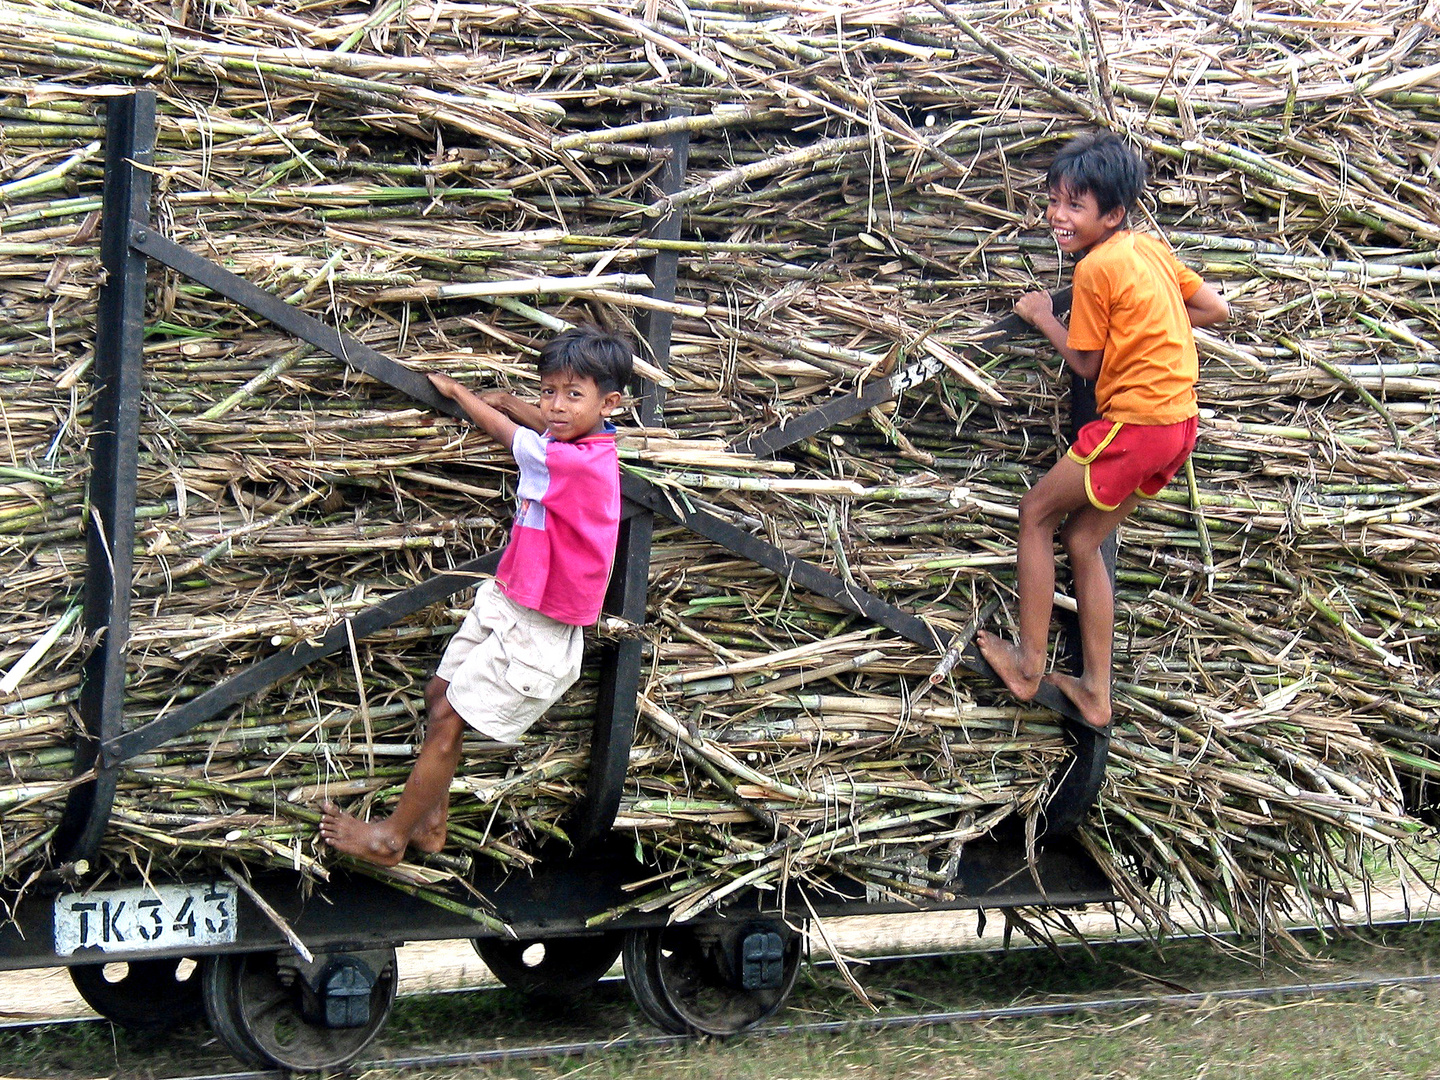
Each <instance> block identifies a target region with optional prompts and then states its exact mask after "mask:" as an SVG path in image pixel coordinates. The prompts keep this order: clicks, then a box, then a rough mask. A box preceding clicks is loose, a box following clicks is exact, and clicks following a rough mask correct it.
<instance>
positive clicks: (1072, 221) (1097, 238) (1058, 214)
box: [1045, 184, 1125, 255]
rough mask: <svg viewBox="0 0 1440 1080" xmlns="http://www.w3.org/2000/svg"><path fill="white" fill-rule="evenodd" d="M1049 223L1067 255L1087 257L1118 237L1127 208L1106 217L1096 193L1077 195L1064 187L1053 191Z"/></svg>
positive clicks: (1069, 188)
mask: <svg viewBox="0 0 1440 1080" xmlns="http://www.w3.org/2000/svg"><path fill="white" fill-rule="evenodd" d="M1045 220H1046V221H1048V222H1049V223H1050V229H1051V231H1052V232H1053V234H1054V236H1055V242H1056V243H1057V244H1059V245H1060V250H1061V251H1063V252H1065V254H1067V255H1083V254H1085V252H1087V251H1089V250H1090V249H1091V248H1093V247H1094V246H1095V245H1096V244H1100V243H1103V242H1104V241H1106V240H1108V239H1110V237H1111V236H1113V235H1114V234H1115V232H1116V230H1118V229H1119V228H1120V226H1121V225H1122V224H1123V223H1124V221H1125V208H1124V207H1123V206H1117V207H1114V208H1113V209H1111V210H1109V211H1108V212H1106V213H1104V214H1102V213H1101V212H1100V204H1099V203H1098V202H1096V201H1095V196H1094V194H1093V193H1091V192H1089V191H1084V192H1080V191H1076V190H1075V189H1074V188H1072V187H1070V186H1069V185H1068V184H1062V185H1061V186H1059V187H1057V188H1052V189H1051V190H1050V202H1049V205H1047V206H1046V207H1045Z"/></svg>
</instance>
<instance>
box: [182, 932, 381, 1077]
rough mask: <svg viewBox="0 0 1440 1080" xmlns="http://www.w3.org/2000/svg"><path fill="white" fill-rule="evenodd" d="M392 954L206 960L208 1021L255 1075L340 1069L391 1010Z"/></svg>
mask: <svg viewBox="0 0 1440 1080" xmlns="http://www.w3.org/2000/svg"><path fill="white" fill-rule="evenodd" d="M395 983H396V977H395V950H394V949H388V948H387V949H374V950H370V951H367V952H363V953H345V954H337V955H333V956H331V955H318V956H316V958H315V960H314V961H313V962H309V963H305V962H301V961H300V960H299V959H298V958H294V957H292V956H290V955H289V954H278V955H277V954H276V953H231V954H228V955H223V956H212V957H209V958H207V960H206V962H205V966H204V971H203V979H202V988H203V990H204V1001H205V1015H206V1017H207V1018H208V1019H209V1021H210V1027H211V1029H212V1030H213V1031H214V1032H215V1034H216V1035H217V1036H218V1037H219V1039H220V1041H221V1042H223V1043H224V1044H225V1046H226V1047H227V1048H228V1049H229V1050H230V1052H231V1053H232V1054H234V1055H235V1056H236V1057H237V1058H239V1059H240V1060H241V1061H243V1062H245V1064H247V1065H251V1066H254V1067H256V1068H272V1067H276V1066H278V1067H280V1068H282V1069H294V1070H296V1071H297V1072H309V1071H315V1070H320V1069H331V1068H335V1067H337V1066H339V1065H343V1064H344V1063H345V1062H347V1061H349V1060H350V1059H351V1058H353V1057H355V1055H357V1054H358V1053H360V1051H361V1050H363V1049H364V1048H365V1047H366V1046H367V1045H368V1044H369V1042H370V1040H371V1039H373V1038H374V1037H375V1035H376V1034H377V1033H378V1032H379V1030H380V1028H381V1027H382V1026H383V1025H384V1023H385V1021H386V1019H387V1018H388V1017H389V1016H390V1009H391V1006H393V1005H394V1004H395Z"/></svg>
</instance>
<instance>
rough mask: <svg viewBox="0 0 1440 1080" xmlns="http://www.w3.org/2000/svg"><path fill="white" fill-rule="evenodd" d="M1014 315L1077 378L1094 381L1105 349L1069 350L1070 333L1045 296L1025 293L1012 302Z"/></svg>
mask: <svg viewBox="0 0 1440 1080" xmlns="http://www.w3.org/2000/svg"><path fill="white" fill-rule="evenodd" d="M1015 314H1016V315H1019V316H1020V317H1021V318H1022V319H1024V320H1025V321H1026V322H1028V323H1029V324H1030V325H1031V326H1033V327H1035V329H1036V330H1039V331H1040V332H1041V333H1042V334H1044V335H1045V337H1046V339H1047V340H1048V341H1049V342H1050V345H1051V347H1053V348H1054V350H1055V351H1056V352H1057V353H1059V354H1060V358H1061V359H1062V360H1064V361H1065V362H1066V363H1067V364H1069V365H1070V367H1071V368H1072V369H1073V370H1074V371H1075V373H1076V374H1077V375H1080V376H1082V377H1083V378H1086V379H1095V378H1096V377H1097V376H1099V374H1100V361H1101V359H1102V358H1103V357H1104V355H1105V350H1104V349H1072V348H1071V347H1070V345H1069V343H1068V341H1067V338H1068V337H1069V331H1068V330H1067V329H1066V327H1065V324H1064V323H1062V322H1061V321H1060V320H1059V319H1057V318H1056V317H1055V307H1054V305H1053V304H1052V303H1051V301H1050V294H1049V293H1048V292H1032V293H1026V294H1025V295H1024V296H1022V297H1020V299H1019V300H1016V301H1015Z"/></svg>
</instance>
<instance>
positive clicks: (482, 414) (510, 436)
mask: <svg viewBox="0 0 1440 1080" xmlns="http://www.w3.org/2000/svg"><path fill="white" fill-rule="evenodd" d="M430 385H432V386H434V387H435V389H436V390H438V391H440V393H441V394H443V395H444V396H445V397H447V398H449V399H450V400H451V401H453V402H455V404H456V405H459V406H460V409H461V411H462V412H464V414H465V415H466V416H467V417H468V418H469V419H470V421H471V422H472V423H473V424H475V425H476V426H477V427H480V428H482V429H483V430H484V432H485V434H487V435H489V436H490V437H491V438H492V439H494V440H495V441H496V442H498V443H499V444H500V445H501V446H503V447H505V448H506V449H507V450H508V449H509V448H510V446H511V444H512V443H513V442H514V441H515V429H516V428H517V427H518V425H517V424H516V423H515V421H514V420H511V419H510V417H508V416H506V415H505V414H504V413H503V412H501V411H500V410H499V409H497V408H495V406H493V405H488V404H486V403H485V402H484V401H482V400H481V399H480V397H479V395H478V394H472V393H471V392H470V391H469V390H466V389H465V387H463V386H461V385H460V384H459V383H458V382H456V381H455V380H454V379H452V378H451V377H450V376H449V375H441V374H440V373H439V372H432V373H431V375H430Z"/></svg>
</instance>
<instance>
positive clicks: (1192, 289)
mask: <svg viewBox="0 0 1440 1080" xmlns="http://www.w3.org/2000/svg"><path fill="white" fill-rule="evenodd" d="M1175 283H1176V284H1177V285H1179V286H1180V299H1182V300H1189V299H1190V298H1191V297H1192V296H1194V295H1195V294H1196V293H1197V292H1199V291H1200V286H1201V285H1204V284H1205V279H1204V278H1202V277H1201V276H1200V275H1199V274H1197V273H1196V272H1195V271H1194V270H1191V269H1190V267H1188V266H1186V265H1185V264H1184V263H1182V262H1181V261H1180V260H1179V259H1176V260H1175Z"/></svg>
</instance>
